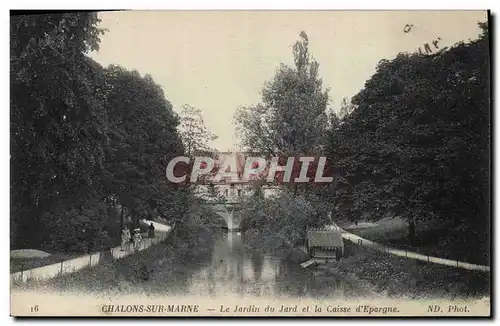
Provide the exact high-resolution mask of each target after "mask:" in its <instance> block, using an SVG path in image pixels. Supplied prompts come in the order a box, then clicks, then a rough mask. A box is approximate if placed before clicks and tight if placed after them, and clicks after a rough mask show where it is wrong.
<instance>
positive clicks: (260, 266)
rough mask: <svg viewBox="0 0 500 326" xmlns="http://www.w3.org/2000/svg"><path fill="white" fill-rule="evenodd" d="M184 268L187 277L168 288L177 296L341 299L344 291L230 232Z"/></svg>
mask: <svg viewBox="0 0 500 326" xmlns="http://www.w3.org/2000/svg"><path fill="white" fill-rule="evenodd" d="M207 258H208V257H207ZM185 268H186V269H188V270H186V271H185V274H184V275H185V276H186V277H185V278H184V279H183V280H182V281H181V280H180V279H179V280H178V281H181V282H179V283H177V282H175V283H176V284H175V285H174V286H173V287H170V289H173V288H175V289H176V292H178V293H177V294H185V295H197V296H200V297H211V298H216V297H223V296H225V295H235V294H236V295H238V296H240V297H261V296H272V297H284V296H286V297H304V296H310V297H323V298H326V297H331V298H343V297H344V292H345V284H344V282H343V281H342V280H341V279H339V278H337V277H334V276H332V275H325V274H324V273H320V272H317V271H315V270H314V269H303V268H302V267H300V265H298V264H296V263H291V262H288V261H286V260H284V259H281V258H279V257H275V256H271V255H263V254H261V253H258V252H254V251H252V250H249V249H248V248H246V247H245V244H244V237H243V236H242V235H241V234H238V233H233V232H230V233H223V234H220V235H219V236H218V237H217V239H216V241H215V243H214V246H213V250H212V255H211V259H207V261H206V262H202V263H200V264H198V266H192V267H185Z"/></svg>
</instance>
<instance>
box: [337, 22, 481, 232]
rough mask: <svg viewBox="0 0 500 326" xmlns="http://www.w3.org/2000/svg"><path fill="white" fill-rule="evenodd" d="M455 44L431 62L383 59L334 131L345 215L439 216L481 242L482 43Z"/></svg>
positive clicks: (409, 58)
mask: <svg viewBox="0 0 500 326" xmlns="http://www.w3.org/2000/svg"><path fill="white" fill-rule="evenodd" d="M481 26H482V28H483V33H482V34H481V36H480V37H479V39H477V40H475V41H472V42H469V43H459V44H457V45H456V46H454V47H451V48H450V49H449V50H448V51H446V52H443V53H442V54H440V55H437V56H432V57H429V56H423V55H419V54H400V55H398V56H397V57H396V58H395V59H393V60H390V61H389V60H382V61H380V63H379V65H378V66H377V71H376V73H375V74H374V75H373V76H372V77H371V78H370V79H369V80H368V81H367V82H366V84H365V87H364V89H363V90H361V92H360V93H359V94H357V95H356V96H355V97H354V98H353V99H352V102H353V104H354V105H356V106H357V109H356V110H354V111H353V112H352V113H351V114H350V115H349V116H347V117H345V118H344V120H343V123H342V124H341V125H340V127H339V128H337V129H335V131H334V132H331V133H330V146H329V152H330V153H331V155H332V156H335V157H337V158H338V160H337V161H338V162H339V164H338V165H339V170H341V171H343V176H345V177H346V180H348V183H349V186H348V187H347V188H348V191H347V192H345V193H344V194H343V195H342V203H343V204H342V205H343V207H344V208H345V209H346V212H347V214H348V215H349V216H351V217H352V218H355V219H356V218H359V217H360V215H361V213H363V212H365V213H366V214H367V215H368V217H369V218H372V219H375V220H376V219H379V218H381V217H383V216H384V214H385V213H387V212H391V214H397V215H400V216H402V217H403V218H406V219H407V220H408V223H409V230H410V235H409V236H410V242H413V241H414V231H415V223H416V222H417V221H419V220H441V221H443V223H448V222H449V223H451V224H452V225H455V226H457V227H458V226H460V225H462V226H464V227H465V229H467V230H469V231H470V232H473V233H475V234H477V236H476V239H477V238H478V237H479V238H484V237H485V236H486V237H487V233H488V230H487V229H488V225H489V223H488V222H487V221H489V217H488V215H489V212H488V209H487V207H488V205H487V203H488V199H489V194H488V178H489V155H488V153H489V139H490V133H489V119H490V114H489V96H488V95H489V60H490V58H489V49H488V46H489V42H488V33H487V29H486V28H485V25H481Z"/></svg>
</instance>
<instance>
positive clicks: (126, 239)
mask: <svg viewBox="0 0 500 326" xmlns="http://www.w3.org/2000/svg"><path fill="white" fill-rule="evenodd" d="M129 244H130V231H129V229H128V227H127V226H123V229H122V248H121V251H125V250H127V249H128V248H129Z"/></svg>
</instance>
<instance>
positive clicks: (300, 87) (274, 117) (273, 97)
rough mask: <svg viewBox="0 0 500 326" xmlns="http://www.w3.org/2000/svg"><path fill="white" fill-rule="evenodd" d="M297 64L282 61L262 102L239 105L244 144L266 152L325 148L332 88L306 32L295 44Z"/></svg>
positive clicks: (255, 150)
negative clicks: (320, 71) (325, 84)
mask: <svg viewBox="0 0 500 326" xmlns="http://www.w3.org/2000/svg"><path fill="white" fill-rule="evenodd" d="M293 56H294V62H295V66H294V67H289V66H287V65H285V64H281V65H280V66H279V68H278V69H277V71H276V74H275V76H274V77H273V78H272V79H271V80H270V81H269V82H267V83H266V85H265V87H264V88H263V90H262V102H261V103H259V104H257V105H256V106H250V107H242V108H239V109H238V110H237V112H236V114H235V117H234V121H235V124H236V127H237V130H238V133H239V135H240V138H241V143H242V145H243V147H245V148H247V149H249V150H251V151H254V152H258V153H262V154H263V155H270V156H275V155H278V154H285V155H293V154H304V153H315V152H318V151H321V149H322V148H323V136H324V132H325V130H326V126H327V116H326V109H327V104H328V90H325V89H323V86H322V79H321V78H320V77H319V74H318V68H319V64H318V63H317V62H316V61H315V60H314V59H313V58H311V55H310V53H309V39H308V37H307V35H306V33H305V32H301V33H300V40H299V41H297V42H296V43H295V44H294V46H293Z"/></svg>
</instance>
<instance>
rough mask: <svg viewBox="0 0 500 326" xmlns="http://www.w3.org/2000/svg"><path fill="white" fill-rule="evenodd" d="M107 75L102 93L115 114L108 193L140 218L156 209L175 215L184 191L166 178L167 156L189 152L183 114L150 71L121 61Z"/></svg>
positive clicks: (111, 128)
mask: <svg viewBox="0 0 500 326" xmlns="http://www.w3.org/2000/svg"><path fill="white" fill-rule="evenodd" d="M105 75H106V83H105V85H104V90H103V95H104V100H105V102H106V104H107V106H108V108H109V115H110V117H113V119H110V126H109V134H108V136H109V138H110V142H109V145H108V146H107V147H106V149H105V153H106V170H107V171H108V174H107V176H106V178H105V180H106V188H107V191H108V194H109V195H115V196H117V198H118V200H119V202H120V204H121V205H122V208H124V207H126V208H127V210H128V212H130V214H131V215H132V217H133V219H134V220H135V221H136V222H137V220H138V218H140V217H142V218H144V217H150V216H151V215H153V214H159V215H161V216H163V217H166V218H168V219H173V218H175V217H176V215H178V214H181V210H182V209H183V208H185V203H184V202H182V200H183V198H184V196H185V194H184V193H183V191H184V190H182V189H177V188H176V189H174V188H173V187H174V186H173V185H172V184H169V183H168V182H167V180H166V177H165V168H166V164H167V163H168V161H169V160H170V159H172V158H173V157H175V156H180V155H184V150H183V146H182V143H181V140H180V136H179V134H178V132H177V129H176V128H177V126H178V124H179V118H178V116H177V115H176V114H175V113H174V112H173V110H172V105H171V104H170V102H169V101H168V100H166V99H165V96H164V93H163V90H162V89H161V87H160V86H159V85H158V84H156V83H155V82H154V80H153V79H152V77H151V76H149V75H146V76H144V77H142V76H140V74H139V73H138V72H137V71H128V70H126V69H124V68H122V67H119V66H110V67H108V68H107V69H106V73H105ZM177 200H179V201H177Z"/></svg>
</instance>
